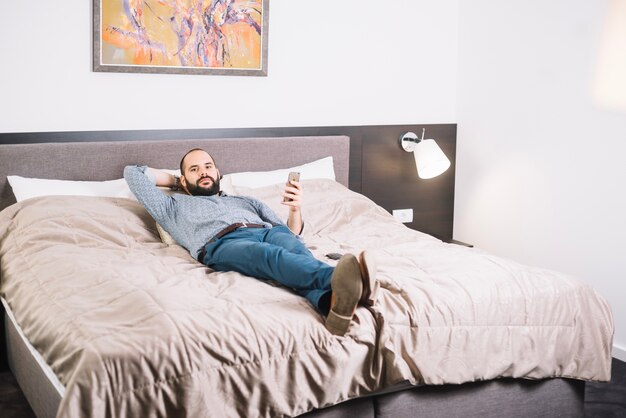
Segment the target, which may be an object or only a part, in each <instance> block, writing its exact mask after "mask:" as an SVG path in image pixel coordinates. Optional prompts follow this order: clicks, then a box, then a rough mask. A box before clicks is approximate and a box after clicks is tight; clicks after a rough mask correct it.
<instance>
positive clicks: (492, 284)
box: [0, 136, 613, 418]
mask: <svg viewBox="0 0 626 418" xmlns="http://www.w3.org/2000/svg"><path fill="white" fill-rule="evenodd" d="M194 147H203V148H205V149H207V150H209V152H211V153H212V154H213V156H214V157H215V159H216V162H217V164H218V166H219V167H220V168H221V171H222V174H230V173H240V172H247V171H252V172H258V171H269V170H274V169H285V168H287V167H293V166H298V165H301V164H305V163H309V162H311V161H315V160H318V159H321V158H324V157H328V156H331V157H332V160H333V167H334V174H335V180H332V179H328V178H315V179H304V180H303V184H304V188H305V203H304V204H303V215H304V218H305V232H304V239H305V243H306V244H307V246H308V247H309V248H310V249H311V251H312V252H313V254H314V255H315V256H316V257H319V258H320V259H325V258H324V255H325V254H327V253H329V252H341V253H345V252H354V253H358V252H359V251H360V250H362V249H368V250H370V251H372V252H373V253H374V254H375V255H376V257H377V259H378V266H379V269H378V270H379V271H378V279H379V282H380V291H379V300H378V302H377V304H376V305H375V306H373V307H367V308H366V307H360V308H359V309H357V312H356V315H355V319H354V323H353V325H352V326H351V328H350V330H349V331H348V333H347V335H346V336H345V337H335V336H332V335H331V334H330V333H328V332H327V331H326V330H325V328H324V324H323V318H322V317H321V316H320V315H319V314H318V313H317V312H315V310H314V309H313V308H312V307H310V306H309V305H308V304H307V302H306V301H305V300H304V299H302V298H299V297H298V296H296V295H294V294H292V293H291V292H289V291H288V290H287V289H284V288H282V287H280V286H277V285H270V284H268V283H263V282H260V281H258V280H255V279H252V278H249V277H245V276H242V275H240V274H237V273H234V272H230V273H218V272H212V271H211V270H210V269H208V268H206V267H205V266H202V265H201V264H199V263H198V262H196V261H195V260H194V259H193V258H192V257H191V256H190V255H189V254H188V253H187V252H186V251H185V250H184V249H183V248H181V247H179V246H177V245H175V244H170V245H168V244H165V243H164V242H162V240H161V239H160V237H159V234H158V231H157V229H156V225H155V224H154V221H153V220H152V219H151V218H150V217H149V215H148V214H147V213H146V212H145V210H143V208H142V207H141V206H140V205H139V204H138V203H137V202H136V201H134V200H132V199H129V198H126V197H93V196H80V197H67V196H41V197H35V198H32V199H26V200H23V201H21V202H19V203H14V202H15V200H14V197H13V195H12V192H11V189H10V187H8V185H7V184H6V182H5V178H6V176H7V175H22V176H30V177H39V178H49V179H67V180H91V181H105V180H114V179H119V178H120V176H121V172H122V169H123V167H124V166H125V165H128V164H145V165H149V166H152V167H159V168H176V167H177V165H178V160H179V158H180V156H181V155H182V154H183V153H184V152H185V151H186V150H188V149H191V148H194ZM349 147H350V139H349V138H348V137H345V136H329V137H289V138H238V139H232V138H230V139H223V140H222V139H206V140H177V141H131V142H129V141H121V142H106V141H104V142H93V143H89V142H86V143H48V144H9V145H6V144H5V145H1V146H0V167H1V172H0V191H1V195H0V197H1V200H0V203H1V206H0V207H1V208H4V210H3V211H2V212H1V213H0V295H1V296H2V303H3V305H4V306H5V309H6V315H5V326H6V329H7V331H6V334H7V352H8V357H9V363H10V367H11V369H12V371H13V373H14V375H15V376H16V378H17V380H18V382H19V384H20V386H21V387H22V389H23V390H24V392H25V395H26V397H27V399H28V400H29V402H30V403H31V406H32V407H33V409H34V411H35V413H36V414H37V416H39V417H48V416H50V417H51V416H59V417H75V416H95V417H100V416H102V417H105V416H119V417H123V416H193V417H196V416H211V417H220V416H224V417H236V416H241V417H283V416H300V415H303V416H314V417H325V418H327V417H343V416H345V417H347V416H359V417H394V418H395V417H417V416H419V417H437V416H446V417H456V416H458V417H461V416H463V417H468V416H481V417H485V416H493V417H495V416H499V417H502V416H507V417H516V416H520V417H521V416H537V417H552V416H554V417H556V416H570V417H574V416H583V412H582V404H583V394H584V382H585V381H607V380H609V379H610V364H611V346H612V335H613V323H612V317H611V311H610V307H609V306H608V304H607V303H606V301H605V300H604V299H603V298H602V297H601V296H599V295H598V294H597V293H596V292H595V291H594V290H593V289H592V288H591V287H589V286H587V285H585V284H583V283H582V282H579V281H577V280H576V279H573V278H571V277H567V276H566V275H564V274H560V273H557V272H552V271H547V270H542V269H538V268H532V267H529V266H523V265H520V264H518V263H515V262H513V261H511V260H505V259H502V258H498V257H495V256H493V255H490V254H488V253H486V252H483V251H481V250H480V249H476V248H467V247H464V246H458V245H454V244H447V243H444V242H442V241H440V240H438V239H435V238H433V237H431V236H429V235H426V234H422V233H420V232H418V231H413V230H410V229H408V228H406V227H405V226H404V225H402V224H400V223H398V222H397V221H396V220H395V219H393V217H391V216H390V215H389V214H388V213H387V212H386V211H385V210H383V209H382V208H380V207H379V206H377V205H376V204H375V203H374V202H372V201H371V200H369V199H367V198H366V197H364V196H362V195H360V194H358V193H355V192H352V191H351V190H349V189H348V188H347V187H346V186H347V185H348V172H349V167H348V156H349ZM42 156H44V157H43V158H42ZM230 187H232V190H229V191H230V192H232V193H237V194H244V195H252V196H254V197H257V198H259V199H261V200H263V201H265V202H266V203H268V204H269V205H270V206H271V207H272V208H274V209H275V210H276V211H277V212H278V213H279V214H280V215H281V216H283V217H285V212H284V207H282V206H281V205H280V204H279V203H278V199H277V196H278V192H279V191H280V188H281V185H276V184H274V185H272V184H269V185H264V186H261V187H249V186H247V185H245V184H244V185H241V184H237V185H231V186H230ZM325 260H326V261H327V262H329V263H332V261H331V260H328V259H325Z"/></svg>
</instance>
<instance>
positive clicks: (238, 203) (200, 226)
mask: <svg viewBox="0 0 626 418" xmlns="http://www.w3.org/2000/svg"><path fill="white" fill-rule="evenodd" d="M146 169H147V167H145V166H143V167H139V166H130V165H129V166H127V167H126V168H124V178H125V179H126V182H127V183H128V187H130V190H131V191H132V192H133V194H134V195H135V196H136V197H137V200H138V201H139V203H141V204H142V205H143V206H144V207H145V208H146V210H147V211H148V213H149V214H150V215H151V216H152V217H153V218H154V220H155V221H156V222H158V224H159V225H161V227H163V229H165V230H166V231H167V232H168V233H169V234H170V235H171V236H172V238H174V239H175V240H176V242H178V243H179V244H180V245H182V246H183V247H185V248H186V249H187V250H188V251H189V253H190V254H191V255H192V257H194V258H196V259H197V258H198V253H199V252H200V250H201V249H202V248H203V247H204V246H205V244H206V243H207V242H208V241H209V240H210V239H211V238H213V237H214V236H215V234H217V233H218V232H219V231H221V230H222V229H224V228H226V227H227V226H229V225H231V224H234V223H237V222H244V223H256V224H263V225H265V227H266V228H271V227H272V226H276V225H285V224H284V223H283V222H282V221H281V220H280V219H279V218H278V216H277V215H276V214H275V213H274V211H272V210H271V209H270V208H269V207H268V206H267V205H266V204H265V203H263V202H261V201H259V200H257V199H254V198H252V197H247V196H229V195H226V194H224V193H222V194H221V195H214V196H190V195H187V194H180V193H175V194H173V195H171V196H168V195H167V194H166V193H163V191H161V190H159V188H158V187H157V186H156V185H155V184H154V183H155V182H154V180H152V179H151V178H150V177H149V176H148V175H147V174H146Z"/></svg>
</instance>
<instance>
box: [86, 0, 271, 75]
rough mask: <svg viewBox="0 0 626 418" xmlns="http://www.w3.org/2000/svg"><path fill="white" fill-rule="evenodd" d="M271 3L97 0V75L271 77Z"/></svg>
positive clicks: (264, 0)
mask: <svg viewBox="0 0 626 418" xmlns="http://www.w3.org/2000/svg"><path fill="white" fill-rule="evenodd" d="M268 22H269V0H203V1H198V0H178V1H177V0H93V71H95V72H120V73H164V74H197V75H232V76H267V44H268V28H269V23H268Z"/></svg>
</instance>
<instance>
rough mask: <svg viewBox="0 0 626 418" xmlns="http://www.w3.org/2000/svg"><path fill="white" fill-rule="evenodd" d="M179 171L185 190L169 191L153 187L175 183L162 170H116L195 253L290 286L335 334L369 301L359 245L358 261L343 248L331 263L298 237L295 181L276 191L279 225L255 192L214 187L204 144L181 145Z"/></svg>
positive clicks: (214, 172) (369, 282) (369, 267)
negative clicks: (282, 215)
mask: <svg viewBox="0 0 626 418" xmlns="http://www.w3.org/2000/svg"><path fill="white" fill-rule="evenodd" d="M180 172H181V177H180V179H179V180H180V187H181V188H182V189H183V190H184V191H185V192H186V194H174V195H172V196H168V195H167V194H165V193H163V192H162V191H161V190H159V189H158V187H157V186H161V187H173V186H175V185H177V183H178V181H177V179H176V178H175V177H174V176H172V175H170V174H168V173H165V172H163V171H160V170H155V169H152V168H149V167H138V166H127V167H126V168H125V169H124V178H125V179H126V181H127V183H128V185H129V187H130V189H131V190H132V192H133V193H134V194H135V196H136V197H137V200H139V202H140V203H141V204H142V205H143V206H144V207H145V208H146V210H147V211H148V212H149V213H150V215H151V216H152V217H153V218H154V219H155V221H156V222H158V223H159V225H161V227H162V228H163V229H165V230H166V231H167V232H168V233H169V234H170V235H171V236H172V237H173V238H174V239H175V240H176V241H177V242H178V243H179V244H180V245H182V246H183V247H185V248H186V249H187V250H188V251H189V252H190V253H191V255H192V256H193V257H194V258H196V259H197V260H198V261H200V262H201V263H203V264H206V265H207V266H209V267H210V268H212V269H214V270H217V271H237V272H239V273H242V274H245V275H248V276H252V277H256V278H258V279H261V280H266V279H272V280H275V281H277V282H279V283H281V284H283V285H285V286H287V287H289V288H291V289H293V290H294V291H295V292H296V293H298V294H299V295H301V296H304V297H305V298H307V299H308V300H309V302H311V304H312V305H313V306H314V307H315V308H316V309H317V310H318V311H320V312H321V313H322V314H324V315H326V322H325V324H326V328H327V329H328V330H329V331H330V332H332V333H333V334H335V335H344V334H345V333H346V332H347V331H348V327H349V325H350V322H351V320H352V317H353V315H354V311H355V309H356V307H357V305H359V304H369V305H371V304H373V303H374V301H375V298H374V294H373V293H374V292H373V290H375V286H374V285H375V277H374V270H373V269H374V265H373V260H371V257H369V256H368V254H367V253H361V255H360V261H361V263H360V264H359V261H358V260H357V259H356V257H355V256H354V255H352V254H345V255H344V256H342V257H341V259H340V260H339V262H338V263H337V266H336V267H332V266H330V265H328V264H326V263H323V262H321V261H319V260H318V259H316V258H315V257H314V256H313V254H311V252H310V251H309V250H308V249H307V248H306V246H305V245H304V244H303V243H302V240H301V239H300V237H299V234H300V233H301V232H302V229H303V226H304V224H303V222H302V215H301V211H300V198H301V195H302V186H301V185H300V183H299V182H295V181H294V182H291V184H288V185H286V187H285V191H284V193H283V197H284V198H286V199H285V201H284V202H283V204H285V205H287V206H289V217H288V219H287V224H286V225H285V224H284V223H283V222H282V221H281V220H280V219H279V218H278V216H277V215H276V214H275V213H274V212H273V211H272V210H271V209H270V208H269V207H268V206H267V205H265V204H264V203H262V202H260V201H259V200H256V199H254V198H251V197H245V196H229V195H227V194H225V193H223V192H220V177H221V176H220V172H219V169H218V168H217V166H216V165H215V161H214V160H213V157H211V155H209V154H208V153H207V152H206V151H204V150H201V149H193V150H191V151H189V152H187V153H186V154H185V155H184V156H183V158H182V159H181V162H180Z"/></svg>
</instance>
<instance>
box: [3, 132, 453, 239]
mask: <svg viewBox="0 0 626 418" xmlns="http://www.w3.org/2000/svg"><path fill="white" fill-rule="evenodd" d="M422 128H426V136H427V137H428V138H434V139H435V140H436V141H437V143H438V144H439V146H440V147H441V148H442V149H443V151H444V152H445V153H446V155H447V156H448V158H449V159H450V161H451V162H452V165H451V167H450V169H448V171H447V172H445V173H444V174H443V175H441V176H439V177H436V178H434V179H430V180H420V179H418V178H417V176H416V172H415V163H414V161H413V158H412V155H411V154H409V153H406V152H404V151H403V150H402V149H401V148H400V146H399V145H398V137H399V136H400V135H401V134H402V133H404V132H407V131H412V132H415V133H418V134H420V133H421V132H422ZM329 135H347V136H349V137H350V173H349V187H350V188H351V189H352V190H354V191H357V192H360V193H362V194H364V195H365V196H367V197H369V198H370V199H372V200H374V201H375V202H376V203H378V204H379V205H381V206H382V207H384V208H385V209H387V210H389V211H391V210H392V209H408V208H412V209H413V211H414V221H413V222H412V223H410V224H407V225H408V226H409V227H411V228H414V229H417V230H420V231H423V232H426V233H428V234H431V235H434V236H436V237H438V238H442V239H451V238H452V226H453V211H454V176H455V159H456V125H455V124H433V125H375V126H325V127H278V128H231V129H182V130H140V131H82V132H34V133H0V144H24V143H50V142H85V141H89V142H92V141H145V140H183V139H186V140H190V139H201V138H246V137H248V138H249V137H289V136H329ZM42 157H43V158H42V161H44V162H45V156H42ZM32 177H37V175H36V173H32Z"/></svg>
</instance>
